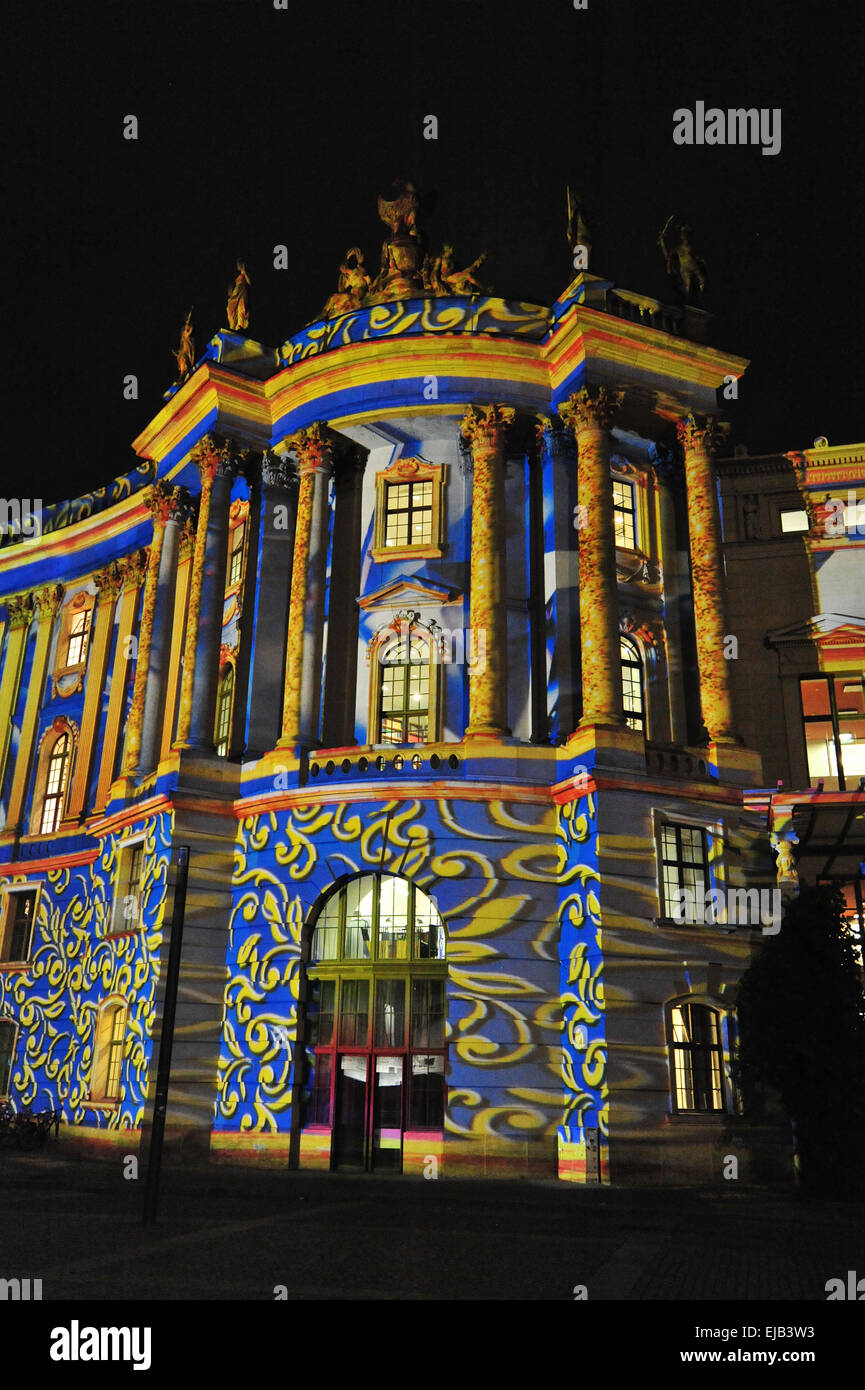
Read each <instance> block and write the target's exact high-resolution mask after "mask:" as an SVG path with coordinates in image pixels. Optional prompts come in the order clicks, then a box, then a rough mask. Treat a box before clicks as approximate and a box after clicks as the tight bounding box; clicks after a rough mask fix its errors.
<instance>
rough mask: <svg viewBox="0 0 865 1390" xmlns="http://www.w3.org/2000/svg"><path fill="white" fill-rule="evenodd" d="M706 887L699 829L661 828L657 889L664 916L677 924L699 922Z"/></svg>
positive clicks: (702, 836)
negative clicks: (661, 893)
mask: <svg viewBox="0 0 865 1390" xmlns="http://www.w3.org/2000/svg"><path fill="white" fill-rule="evenodd" d="M708 883H709V862H708V853H707V848H706V832H705V830H704V829H703V828H702V826H691V825H662V826H661V887H662V892H663V900H664V913H665V915H666V916H667V917H668V918H672V917H675V919H676V920H677V921H684V922H702V921H703V915H704V912H705V904H706V889H707V887H708Z"/></svg>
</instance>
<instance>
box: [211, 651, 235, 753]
mask: <svg viewBox="0 0 865 1390" xmlns="http://www.w3.org/2000/svg"><path fill="white" fill-rule="evenodd" d="M233 707H234V667H233V666H232V665H231V663H230V662H229V664H228V665H227V666H226V668H225V674H224V675H223V677H222V680H221V681H220V683H219V694H218V696H217V699H216V730H215V733H214V742H215V744H216V751H217V753H218V754H219V756H220V758H227V757H228V749H229V745H230V743H231V713H232V709H233Z"/></svg>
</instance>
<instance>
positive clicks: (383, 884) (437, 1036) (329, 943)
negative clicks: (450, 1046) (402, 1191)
mask: <svg viewBox="0 0 865 1390" xmlns="http://www.w3.org/2000/svg"><path fill="white" fill-rule="evenodd" d="M308 973H309V979H310V986H311V988H310V997H309V1001H308V1029H307V1043H308V1045H309V1046H310V1047H312V1048H313V1049H314V1059H313V1076H312V1086H311V1095H310V1105H309V1110H308V1114H307V1123H309V1124H312V1125H316V1126H318V1127H326V1128H328V1129H330V1130H331V1131H332V1161H333V1165H334V1166H335V1167H337V1168H377V1169H382V1168H389V1169H399V1168H400V1167H401V1163H402V1142H403V1135H404V1134H405V1132H406V1131H413V1130H415V1131H417V1130H420V1131H429V1130H440V1129H441V1128H442V1125H443V1122H444V1072H445V978H446V973H447V967H446V964H445V937H444V927H443V925H442V921H441V918H440V916H439V914H438V910H437V908H436V906H435V904H434V903H433V901H432V899H431V898H429V897H428V896H427V894H426V893H424V892H423V890H422V889H421V888H418V887H417V885H416V884H413V883H410V882H409V881H408V880H407V879H404V878H399V877H397V876H395V875H393V874H361V875H358V876H357V877H355V878H351V879H349V880H348V881H347V882H346V883H344V884H343V885H342V886H341V887H339V888H338V889H337V890H336V891H335V892H333V893H331V894H330V896H329V897H328V898H326V899H325V901H324V903H323V904H322V907H321V910H320V913H319V916H318V919H317V922H316V926H315V930H314V932H313V937H312V951H311V961H310V965H309V967H308Z"/></svg>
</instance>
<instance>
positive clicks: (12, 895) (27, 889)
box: [0, 883, 42, 968]
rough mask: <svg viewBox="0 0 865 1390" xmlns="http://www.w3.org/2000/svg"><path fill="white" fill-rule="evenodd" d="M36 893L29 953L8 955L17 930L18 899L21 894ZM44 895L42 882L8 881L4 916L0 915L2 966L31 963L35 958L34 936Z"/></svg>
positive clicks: (3, 909)
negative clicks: (40, 903) (40, 901)
mask: <svg viewBox="0 0 865 1390" xmlns="http://www.w3.org/2000/svg"><path fill="white" fill-rule="evenodd" d="M30 893H32V894H33V895H34V903H33V920H32V922H31V924H30V940H29V941H28V942H27V953H26V955H23V956H13V955H11V954H9V955H7V954H6V953H7V949H8V950H9V951H10V952H11V947H12V934H13V932H14V930H15V921H14V918H15V911H16V908H17V902H16V899H17V898H18V897H20V896H21V894H30ZM41 895H42V884H41V883H8V884H6V885H5V886H4V890H3V902H2V916H0V968H2V967H3V966H15V965H19V966H20V965H29V964H30V962H31V960H32V958H33V937H34V934H35V931H36V923H37V921H38V918H39V900H40V898H41Z"/></svg>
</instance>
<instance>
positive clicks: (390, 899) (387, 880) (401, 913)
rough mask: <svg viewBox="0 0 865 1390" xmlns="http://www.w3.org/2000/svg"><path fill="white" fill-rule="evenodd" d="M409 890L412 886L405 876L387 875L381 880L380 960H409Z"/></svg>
mask: <svg viewBox="0 0 865 1390" xmlns="http://www.w3.org/2000/svg"><path fill="white" fill-rule="evenodd" d="M409 892H410V886H409V884H408V883H407V882H406V880H405V879H403V878H393V877H390V876H385V877H383V878H382V880H381V903H380V907H379V923H378V955H379V959H380V960H408V953H409V917H408V912H409Z"/></svg>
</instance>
